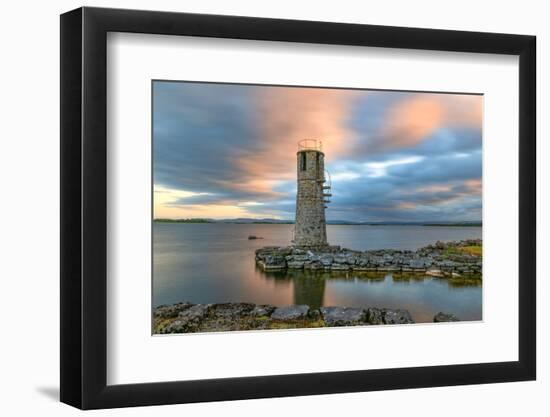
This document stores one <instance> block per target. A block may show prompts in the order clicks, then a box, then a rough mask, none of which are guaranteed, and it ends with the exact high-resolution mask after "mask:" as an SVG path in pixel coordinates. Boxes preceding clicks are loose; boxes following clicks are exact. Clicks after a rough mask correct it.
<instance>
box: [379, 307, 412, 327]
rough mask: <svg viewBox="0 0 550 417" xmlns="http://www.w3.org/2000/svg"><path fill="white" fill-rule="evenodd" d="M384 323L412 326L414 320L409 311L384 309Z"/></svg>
mask: <svg viewBox="0 0 550 417" xmlns="http://www.w3.org/2000/svg"><path fill="white" fill-rule="evenodd" d="M382 321H383V322H384V324H411V323H414V320H413V319H412V317H411V314H410V313H409V312H408V311H407V310H400V309H397V310H392V309H382Z"/></svg>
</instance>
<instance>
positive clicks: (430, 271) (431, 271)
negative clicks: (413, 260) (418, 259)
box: [426, 269, 443, 277]
mask: <svg viewBox="0 0 550 417" xmlns="http://www.w3.org/2000/svg"><path fill="white" fill-rule="evenodd" d="M426 275H429V276H431V277H442V276H443V272H442V271H441V270H440V269H428V270H427V271H426Z"/></svg>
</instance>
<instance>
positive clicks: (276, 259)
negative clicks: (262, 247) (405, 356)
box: [263, 255, 286, 271]
mask: <svg viewBox="0 0 550 417" xmlns="http://www.w3.org/2000/svg"><path fill="white" fill-rule="evenodd" d="M263 267H264V269H265V270H266V271H269V270H277V269H284V268H286V261H285V258H284V257H283V256H280V255H267V256H266V257H265V258H264V261H263Z"/></svg>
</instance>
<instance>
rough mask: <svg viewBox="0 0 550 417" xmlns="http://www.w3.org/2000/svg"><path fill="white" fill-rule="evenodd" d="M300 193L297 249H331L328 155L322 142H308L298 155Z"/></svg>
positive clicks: (303, 142) (302, 146)
mask: <svg viewBox="0 0 550 417" xmlns="http://www.w3.org/2000/svg"><path fill="white" fill-rule="evenodd" d="M296 155H297V165H298V167H297V168H298V190H297V192H296V220H295V223H294V240H293V243H294V245H295V246H300V247H310V248H317V247H323V246H327V245H328V243H327V228H326V220H325V208H326V205H325V204H327V203H329V202H330V201H329V200H328V198H329V197H330V196H331V194H330V184H326V180H325V154H324V153H323V152H322V151H321V142H319V141H317V140H315V139H304V140H302V141H300V142H299V145H298V152H297V154H296Z"/></svg>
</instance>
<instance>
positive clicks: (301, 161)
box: [300, 152, 306, 171]
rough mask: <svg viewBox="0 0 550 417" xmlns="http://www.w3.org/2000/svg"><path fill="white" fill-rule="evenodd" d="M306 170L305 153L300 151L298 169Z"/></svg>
mask: <svg viewBox="0 0 550 417" xmlns="http://www.w3.org/2000/svg"><path fill="white" fill-rule="evenodd" d="M305 170H306V153H305V152H302V153H301V154H300V171H305Z"/></svg>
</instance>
